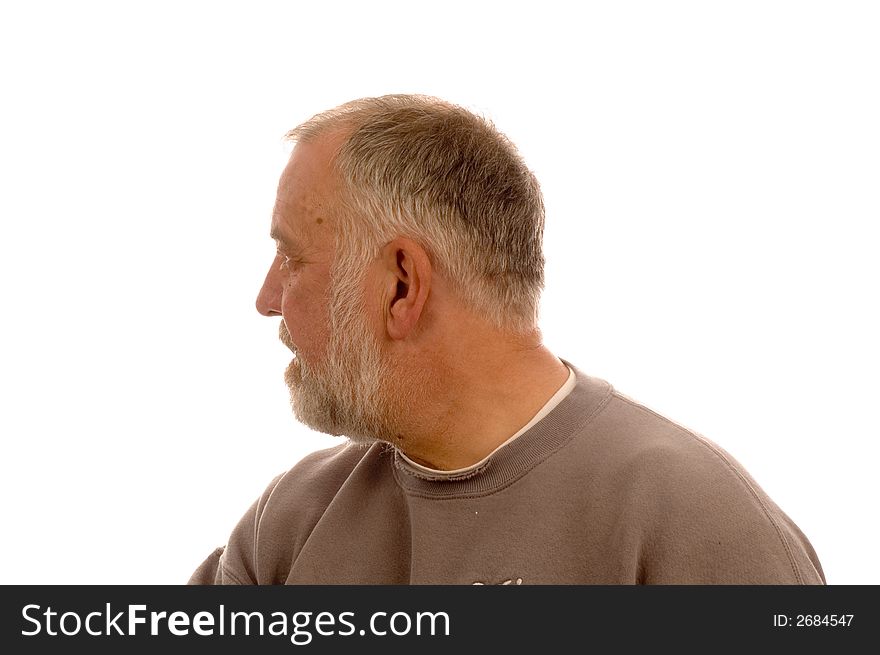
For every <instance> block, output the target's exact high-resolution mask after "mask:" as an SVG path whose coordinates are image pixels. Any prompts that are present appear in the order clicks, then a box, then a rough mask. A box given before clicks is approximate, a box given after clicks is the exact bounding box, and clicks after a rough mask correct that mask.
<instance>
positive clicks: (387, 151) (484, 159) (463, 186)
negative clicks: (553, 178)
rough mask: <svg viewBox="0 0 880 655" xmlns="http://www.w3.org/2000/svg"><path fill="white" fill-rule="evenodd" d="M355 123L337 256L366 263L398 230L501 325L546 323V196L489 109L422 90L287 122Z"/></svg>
mask: <svg viewBox="0 0 880 655" xmlns="http://www.w3.org/2000/svg"><path fill="white" fill-rule="evenodd" d="M336 130H344V131H345V132H346V133H347V137H346V138H345V140H344V142H343V144H342V146H341V147H340V149H339V152H338V153H336V155H335V158H334V161H333V163H334V166H335V169H336V171H337V172H338V174H339V176H340V180H341V182H342V191H341V193H342V196H343V197H342V198H341V199H340V200H341V202H342V207H343V211H341V212H340V221H341V223H342V224H341V225H340V228H339V229H338V230H337V234H336V241H337V252H338V256H339V257H341V258H343V259H345V260H347V262H346V263H344V264H343V266H342V267H343V268H346V269H348V270H349V271H350V270H351V262H353V261H359V262H362V263H363V264H365V263H366V262H367V261H369V260H370V259H371V258H372V257H374V256H375V255H376V253H377V252H378V250H379V249H380V248H381V247H382V245H384V244H385V243H387V242H388V241H390V240H391V239H393V238H394V237H395V236H405V237H408V238H411V239H413V240H414V241H416V242H417V243H419V244H420V245H421V246H422V247H424V248H425V250H426V251H427V252H428V256H429V257H430V258H431V262H432V264H433V265H434V266H435V267H437V269H438V271H439V272H440V273H442V274H444V275H445V276H446V277H447V278H448V279H449V280H450V281H451V283H452V284H453V286H454V288H455V290H456V292H457V293H458V294H459V296H460V297H461V298H462V300H463V301H464V302H465V303H466V304H467V305H469V306H470V307H471V309H472V310H474V311H477V312H479V313H480V314H482V315H484V316H485V317H486V318H487V319H489V320H490V321H491V322H492V323H493V324H494V325H495V326H496V327H498V328H501V329H506V330H510V331H513V332H517V333H528V332H531V331H534V330H536V329H537V315H538V303H539V300H540V295H541V290H542V288H543V285H544V255H543V251H542V239H543V232H544V202H543V199H542V196H541V189H540V186H539V185H538V181H537V180H536V178H535V176H534V174H533V173H532V172H531V171H530V170H529V169H528V167H527V166H526V165H525V162H524V161H523V159H522V157H521V156H520V155H519V153H518V152H517V150H516V147H515V146H514V145H513V143H511V141H510V140H509V139H508V138H507V137H506V136H504V135H503V134H501V133H500V132H499V131H498V130H497V129H496V128H495V126H494V125H493V124H492V123H491V122H490V121H489V120H487V119H485V118H483V117H480V116H477V115H475V114H473V113H471V112H470V111H468V110H466V109H463V108H462V107H459V106H456V105H453V104H450V103H448V102H445V101H443V100H440V99H437V98H432V97H428V96H421V95H388V96H382V97H378V98H362V99H359V100H353V101H351V102H347V103H345V104H343V105H340V106H339V107H336V108H334V109H330V110H328V111H325V112H322V113H319V114H317V115H315V116H314V117H312V118H311V119H309V120H308V121H306V122H305V123H303V124H302V125H300V126H298V127H296V128H294V129H293V130H291V131H290V132H288V133H287V135H286V138H287V139H289V140H291V141H304V142H305V141H311V140H314V139H316V138H318V137H320V136H321V135H324V134H327V133H328V132H331V131H336Z"/></svg>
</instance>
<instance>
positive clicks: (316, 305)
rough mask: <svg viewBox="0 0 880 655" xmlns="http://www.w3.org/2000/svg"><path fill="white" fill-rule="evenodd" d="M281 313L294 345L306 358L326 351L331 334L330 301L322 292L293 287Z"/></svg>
mask: <svg viewBox="0 0 880 655" xmlns="http://www.w3.org/2000/svg"><path fill="white" fill-rule="evenodd" d="M281 315H282V318H283V319H284V324H285V325H286V326H287V331H288V332H289V333H290V338H291V340H292V341H293V345H294V346H296V349H297V352H298V353H299V354H301V355H302V356H303V357H305V358H306V359H308V358H310V357H312V358H314V357H320V356H322V355H323V354H324V351H325V350H326V346H327V337H328V329H327V326H328V316H327V300H326V298H325V297H324V296H323V294H321V293H315V292H314V291H312V290H310V289H304V288H302V287H300V288H295V287H290V288H289V289H288V290H287V291H286V292H285V294H284V298H283V300H282V303H281Z"/></svg>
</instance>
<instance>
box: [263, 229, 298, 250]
mask: <svg viewBox="0 0 880 655" xmlns="http://www.w3.org/2000/svg"><path fill="white" fill-rule="evenodd" d="M269 237H270V238H271V239H272V240H273V241H275V242H276V243H279V244H281V245H284V246H288V247H296V245H297V244H296V243H295V242H292V241H291V240H290V239H288V238H287V237H285V236H284V235H283V234H281V230H279V229H278V228H277V227H275V226H273V227H272V229H271V230H269Z"/></svg>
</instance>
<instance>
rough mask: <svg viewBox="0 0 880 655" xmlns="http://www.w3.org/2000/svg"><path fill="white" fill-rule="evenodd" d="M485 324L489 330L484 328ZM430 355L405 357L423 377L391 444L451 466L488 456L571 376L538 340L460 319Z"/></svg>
mask: <svg viewBox="0 0 880 655" xmlns="http://www.w3.org/2000/svg"><path fill="white" fill-rule="evenodd" d="M486 332H491V334H490V333H486ZM447 344H448V345H449V346H453V345H454V347H450V348H444V347H442V345H441V347H440V348H439V349H435V350H433V353H432V354H431V355H428V356H426V355H425V354H424V353H422V354H421V355H420V356H419V357H407V358H406V360H407V361H410V362H415V363H417V365H418V366H419V370H412V371H407V374H406V375H405V377H404V379H409V380H423V382H421V383H419V385H418V388H417V389H415V392H414V393H412V394H410V398H409V399H408V401H407V402H408V405H409V406H410V407H411V410H412V411H409V412H407V422H406V424H405V425H404V426H402V427H403V430H401V437H400V441H399V443H397V444H396V445H397V446H398V447H399V448H400V449H401V450H402V451H403V452H404V453H405V454H406V456H407V457H409V458H410V459H412V460H413V461H415V462H418V463H419V464H422V465H423V466H428V467H430V468H434V469H439V470H453V469H458V468H464V467H466V466H470V465H471V464H474V463H476V462H479V461H480V460H481V459H483V458H485V457H486V456H487V455H488V454H490V453H491V452H492V451H493V450H495V449H496V448H497V447H498V446H499V445H501V444H502V443H504V442H505V441H506V440H507V439H509V438H510V437H511V436H512V435H513V434H515V433H516V432H517V431H518V430H519V429H520V428H522V427H523V426H524V425H526V424H527V423H528V422H529V421H530V420H531V419H532V417H534V415H535V414H537V413H538V411H540V409H541V408H542V407H543V406H544V405H545V404H546V403H547V401H548V400H550V398H551V397H552V396H553V395H554V394H555V393H556V392H557V391H558V390H559V388H560V387H561V386H562V385H563V384H564V383H565V381H566V380H567V379H568V368H567V367H566V366H565V364H563V363H562V362H561V361H560V360H559V359H558V358H557V357H555V356H554V355H553V354H552V353H551V352H550V351H549V350H547V349H546V348H545V347H544V346H543V345H541V342H540V335H539V334H537V333H536V334H534V335H531V336H529V337H527V338H524V337H521V336H510V335H506V334H501V333H498V332H497V331H494V330H479V329H474V326H470V327H465V329H462V330H461V331H460V332H459V333H458V334H456V335H454V338H452V339H449V340H447Z"/></svg>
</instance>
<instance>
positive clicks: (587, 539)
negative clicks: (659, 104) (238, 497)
mask: <svg viewBox="0 0 880 655" xmlns="http://www.w3.org/2000/svg"><path fill="white" fill-rule="evenodd" d="M288 136H289V138H290V139H291V140H292V141H294V142H295V143H296V146H295V148H294V151H293V154H292V156H291V157H290V161H289V163H288V164H287V167H286V168H285V169H284V172H283V174H282V176H281V180H280V183H279V185H278V196H277V201H276V205H275V210H274V213H273V216H272V224H271V236H272V238H273V239H274V240H275V242H276V243H277V246H278V249H277V254H276V256H275V259H274V261H273V262H272V264H271V267H270V268H269V272H268V274H267V275H266V280H265V282H264V284H263V288H262V289H261V290H260V293H259V297H258V298H257V309H258V310H259V311H260V313H262V314H264V315H266V316H279V317H281V327H280V336H281V340H282V341H283V342H284V343H285V344H286V345H287V346H288V347H289V348H290V350H291V351H292V352H293V354H294V358H293V360H292V361H291V363H290V365H289V366H288V368H287V371H286V374H285V378H286V381H287V384H288V386H289V388H290V396H291V403H292V406H293V410H294V413H295V414H296V416H297V418H298V419H299V420H300V421H302V422H303V423H305V424H306V425H309V426H310V427H312V428H314V429H316V430H320V431H323V432H326V433H329V434H334V435H346V436H347V437H349V441H348V442H347V443H345V444H343V445H340V446H337V447H335V448H330V449H328V450H323V451H320V452H316V453H314V454H312V455H309V456H307V457H305V458H304V459H303V460H302V461H300V462H299V463H298V464H296V465H295V466H294V467H293V468H292V469H290V470H289V471H287V472H286V473H283V474H282V475H279V476H278V477H277V478H275V479H274V480H272V482H271V484H269V486H268V488H267V489H266V490H265V491H264V492H263V494H262V495H261V496H260V497H259V499H257V501H256V502H255V503H254V504H253V506H252V507H251V508H250V509H249V510H248V512H247V513H246V514H245V516H244V517H243V518H242V519H241V521H240V522H239V524H238V525H237V526H236V527H235V529H234V530H233V532H232V534H231V536H230V538H229V540H228V543H227V545H226V546H225V547H223V548H218V549H217V550H216V551H215V552H214V553H212V554H211V555H210V556H209V557H208V559H206V560H205V561H204V563H203V564H202V565H201V566H200V567H199V568H198V569H197V570H196V571H195V573H194V574H193V576H192V578H191V579H190V582H191V583H207V584H217V583H232V584H255V583H256V584H278V583H289V584H325V583H349V584H373V583H375V584H395V583H416V584H419V583H429V584H433V583H443V584H593V583H596V584H639V583H645V584H649V583H661V584H664V583H692V584H725V583H733V584H822V583H823V582H824V575H823V573H822V568H821V565H820V563H819V561H818V558H817V557H816V554H815V552H814V551H813V549H812V547H811V546H810V544H809V542H808V540H807V538H806V537H805V536H804V535H803V534H802V533H801V532H800V530H799V529H798V528H797V526H796V525H795V524H794V523H793V522H792V521H791V520H790V519H789V518H788V517H787V516H786V515H785V513H784V512H783V511H782V510H780V508H779V507H777V506H776V505H775V504H774V503H773V501H772V500H771V499H770V498H768V496H767V495H766V494H765V493H764V492H763V491H762V489H761V488H760V487H759V486H758V485H757V484H756V483H755V481H754V480H752V479H751V478H750V477H749V475H748V474H747V473H746V472H745V471H744V470H743V468H742V467H741V466H740V465H739V464H738V463H737V462H736V461H735V460H734V459H733V458H732V457H731V456H730V455H729V454H727V453H726V452H725V451H723V450H722V449H720V448H719V447H718V446H717V445H715V444H713V443H712V442H710V441H708V440H707V439H705V438H703V437H702V436H700V435H697V434H694V433H693V432H690V431H688V430H686V429H685V428H683V427H681V426H680V425H677V424H676V423H673V422H672V421H670V420H667V419H666V418H663V417H661V416H659V415H657V414H656V413H654V412H652V411H651V410H649V409H647V408H646V407H644V406H642V405H640V404H638V403H637V402H635V401H633V400H632V399H630V398H628V397H626V396H625V395H623V394H621V393H620V392H618V391H616V390H615V389H614V388H613V387H612V386H611V385H610V384H608V383H607V382H605V381H603V380H600V379H597V378H594V377H591V376H589V375H587V374H586V373H584V372H582V371H581V370H579V369H577V368H576V367H575V366H574V365H573V364H570V363H568V362H565V361H563V360H560V359H559V358H558V357H556V356H555V355H554V354H553V353H551V352H550V351H549V350H547V348H545V347H544V346H543V345H542V343H541V334H540V332H539V329H538V325H537V309H538V301H539V296H540V291H541V288H542V285H543V263H544V258H543V254H542V233H543V225H544V206H543V201H542V198H541V192H540V188H539V186H538V183H537V181H536V180H535V177H534V176H533V175H532V173H531V172H530V170H529V169H528V168H527V167H526V165H525V163H524V162H523V160H522V158H521V157H520V156H519V155H518V153H517V151H516V149H515V147H514V146H513V145H512V144H511V143H510V141H509V140H507V138H505V137H504V136H503V135H502V134H500V133H499V132H498V131H497V130H496V129H495V128H494V127H493V126H492V125H491V124H490V123H489V122H488V121H486V120H484V119H482V118H480V117H477V116H475V115H473V114H471V113H470V112H468V111H466V110H464V109H462V108H460V107H457V106H454V105H451V104H449V103H446V102H444V101H441V100H438V99H435V98H428V97H423V96H403V95H395V96H384V97H380V98H365V99H361V100H355V101H352V102H350V103H347V104H344V105H342V106H340V107H337V108H335V109H331V110H329V111H326V112H324V113H321V114H318V115H317V116H315V117H313V118H312V119H310V120H309V121H307V122H306V123H304V124H302V125H300V126H299V127H297V128H296V129H294V130H292V131H291V132H290V133H289V135H288Z"/></svg>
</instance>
